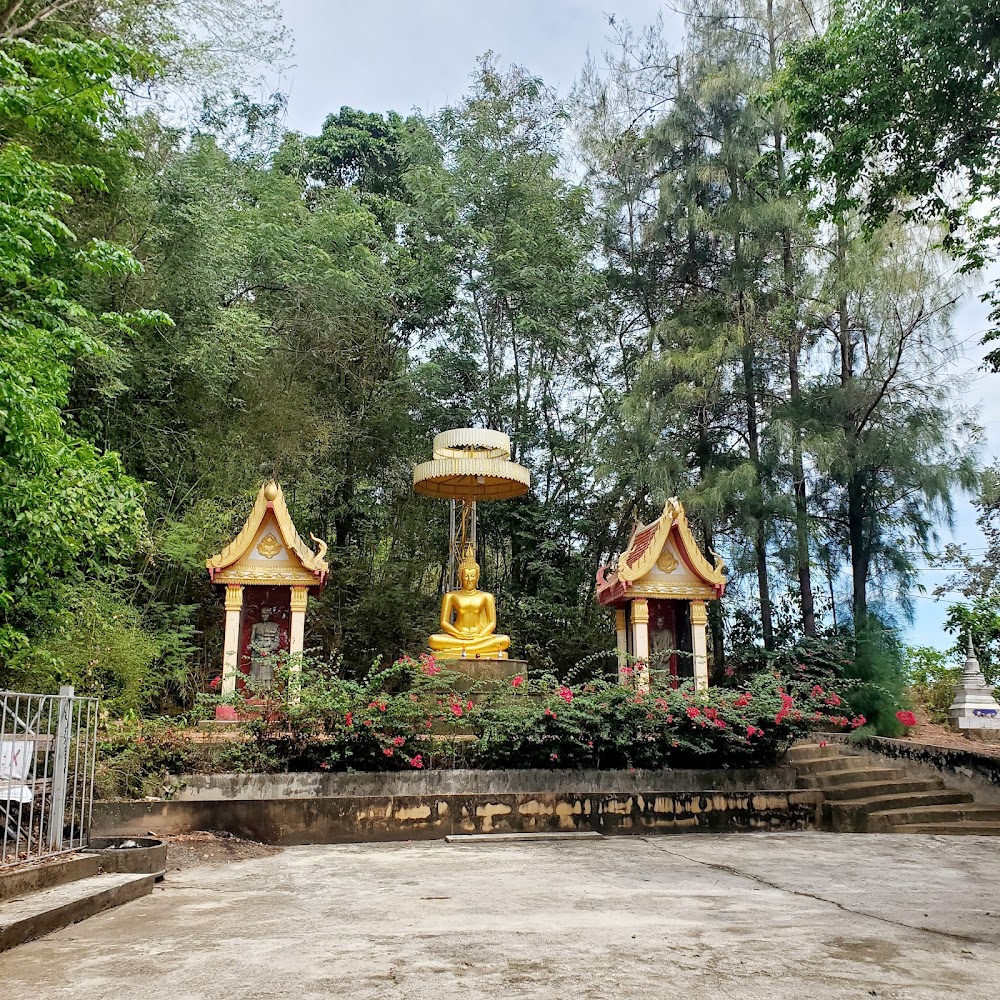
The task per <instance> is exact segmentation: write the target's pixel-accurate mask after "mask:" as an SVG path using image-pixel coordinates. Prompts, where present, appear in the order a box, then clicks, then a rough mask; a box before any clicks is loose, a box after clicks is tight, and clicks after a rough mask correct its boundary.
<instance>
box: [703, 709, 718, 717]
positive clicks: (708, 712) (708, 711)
mask: <svg viewBox="0 0 1000 1000" xmlns="http://www.w3.org/2000/svg"><path fill="white" fill-rule="evenodd" d="M718 714H719V712H718V709H715V708H706V709H705V718H706V719H715V718H716V716H717V715H718Z"/></svg>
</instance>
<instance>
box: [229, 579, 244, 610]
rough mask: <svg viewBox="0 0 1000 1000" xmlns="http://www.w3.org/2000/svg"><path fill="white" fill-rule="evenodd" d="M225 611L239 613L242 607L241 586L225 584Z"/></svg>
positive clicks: (238, 584) (239, 584)
mask: <svg viewBox="0 0 1000 1000" xmlns="http://www.w3.org/2000/svg"><path fill="white" fill-rule="evenodd" d="M225 606H226V610H227V611H239V610H240V608H242V607H243V584H241V583H229V584H226V605H225Z"/></svg>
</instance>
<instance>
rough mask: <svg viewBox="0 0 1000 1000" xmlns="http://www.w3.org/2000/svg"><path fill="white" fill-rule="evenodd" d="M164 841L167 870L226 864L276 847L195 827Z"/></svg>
mask: <svg viewBox="0 0 1000 1000" xmlns="http://www.w3.org/2000/svg"><path fill="white" fill-rule="evenodd" d="M163 839H164V840H166V842H167V873H168V874H169V873H170V872H172V871H184V870H185V869H188V868H197V867H198V866H200V865H226V864H231V863H232V862H234V861H250V860H252V859H253V858H266V857H269V856H270V855H272V854H279V853H280V852H281V848H280V847H270V846H269V845H267V844H258V843H257V841H255V840H241V839H240V838H239V837H234V836H232V835H231V834H228V833H224V832H223V833H215V832H212V831H209V830H196V831H195V832H194V833H179V834H177V835H175V836H173V837H164V838H163Z"/></svg>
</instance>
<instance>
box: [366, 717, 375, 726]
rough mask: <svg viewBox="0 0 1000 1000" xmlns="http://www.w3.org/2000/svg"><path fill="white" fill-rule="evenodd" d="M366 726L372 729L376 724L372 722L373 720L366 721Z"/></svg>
mask: <svg viewBox="0 0 1000 1000" xmlns="http://www.w3.org/2000/svg"><path fill="white" fill-rule="evenodd" d="M365 725H366V726H368V727H371V726H373V725H374V723H373V722H372V720H371V719H365Z"/></svg>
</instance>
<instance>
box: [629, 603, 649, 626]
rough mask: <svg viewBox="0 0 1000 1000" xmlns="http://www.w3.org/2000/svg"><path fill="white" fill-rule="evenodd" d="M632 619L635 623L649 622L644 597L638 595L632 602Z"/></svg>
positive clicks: (647, 607) (643, 623)
mask: <svg viewBox="0 0 1000 1000" xmlns="http://www.w3.org/2000/svg"><path fill="white" fill-rule="evenodd" d="M632 621H633V623H634V624H636V625H646V624H648V623H649V605H648V604H647V603H646V599H645V598H644V597H638V598H636V599H635V600H634V601H633V602H632Z"/></svg>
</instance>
